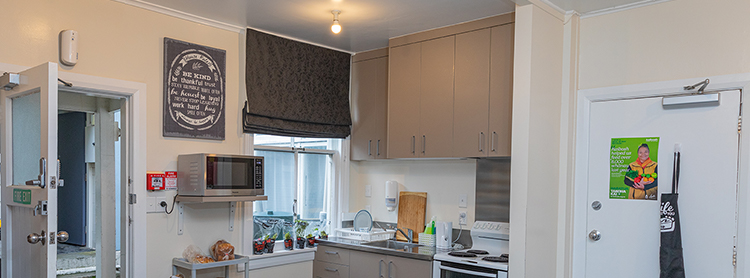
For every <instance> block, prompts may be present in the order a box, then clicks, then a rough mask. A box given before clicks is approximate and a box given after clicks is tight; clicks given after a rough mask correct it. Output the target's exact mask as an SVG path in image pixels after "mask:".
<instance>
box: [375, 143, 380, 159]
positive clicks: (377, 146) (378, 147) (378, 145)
mask: <svg viewBox="0 0 750 278" xmlns="http://www.w3.org/2000/svg"><path fill="white" fill-rule="evenodd" d="M375 149H376V150H377V151H378V152H377V154H378V157H380V139H378V144H377V145H375Z"/></svg>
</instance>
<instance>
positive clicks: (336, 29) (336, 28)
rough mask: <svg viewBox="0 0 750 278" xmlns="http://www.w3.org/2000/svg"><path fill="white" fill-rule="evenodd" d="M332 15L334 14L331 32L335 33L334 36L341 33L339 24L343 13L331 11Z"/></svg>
mask: <svg viewBox="0 0 750 278" xmlns="http://www.w3.org/2000/svg"><path fill="white" fill-rule="evenodd" d="M331 13H332V14H333V25H331V32H333V33H334V34H338V33H339V32H341V24H339V14H340V13H341V11H339V10H333V11H331Z"/></svg>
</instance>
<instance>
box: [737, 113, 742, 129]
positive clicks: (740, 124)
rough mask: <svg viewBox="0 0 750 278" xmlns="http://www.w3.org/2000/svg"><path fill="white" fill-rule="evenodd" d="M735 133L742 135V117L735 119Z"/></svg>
mask: <svg viewBox="0 0 750 278" xmlns="http://www.w3.org/2000/svg"><path fill="white" fill-rule="evenodd" d="M737 133H742V115H740V116H739V117H737Z"/></svg>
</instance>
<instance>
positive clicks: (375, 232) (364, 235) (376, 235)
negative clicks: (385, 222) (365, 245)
mask: <svg viewBox="0 0 750 278" xmlns="http://www.w3.org/2000/svg"><path fill="white" fill-rule="evenodd" d="M395 233H396V230H385V231H384V230H383V229H372V230H371V231H369V232H358V231H355V230H354V228H342V229H336V237H339V238H344V239H351V240H361V241H378V240H386V239H391V238H393V235H394V234H395Z"/></svg>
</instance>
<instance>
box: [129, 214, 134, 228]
mask: <svg viewBox="0 0 750 278" xmlns="http://www.w3.org/2000/svg"><path fill="white" fill-rule="evenodd" d="M130 225H133V217H132V216H128V226H130Z"/></svg>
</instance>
